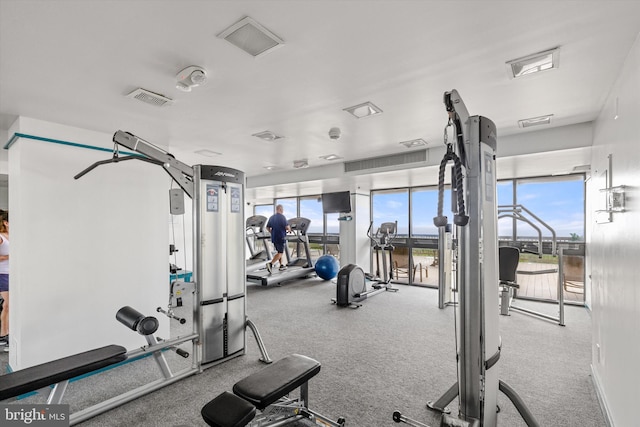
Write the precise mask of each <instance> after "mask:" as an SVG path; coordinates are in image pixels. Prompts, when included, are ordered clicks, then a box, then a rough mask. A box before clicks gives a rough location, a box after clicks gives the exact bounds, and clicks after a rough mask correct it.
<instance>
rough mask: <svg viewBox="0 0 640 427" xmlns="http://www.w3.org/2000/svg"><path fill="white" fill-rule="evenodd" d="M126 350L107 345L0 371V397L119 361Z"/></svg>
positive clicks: (124, 357)
mask: <svg viewBox="0 0 640 427" xmlns="http://www.w3.org/2000/svg"><path fill="white" fill-rule="evenodd" d="M126 353H127V349H126V348H124V347H122V346H119V345H108V346H105V347H100V348H96V349H94V350H89V351H85V352H83V353H78V354H74V355H71V356H68V357H64V358H62V359H57V360H52V361H51V362H46V363H43V364H40V365H36V366H32V367H30V368H26V369H21V370H19V371H15V372H11V373H8V374H6V375H1V376H0V400H5V399H9V398H12V397H17V396H20V395H22V394H25V393H29V392H32V391H36V390H40V389H41V388H44V387H47V386H50V385H53V384H58V383H61V382H63V381H68V380H70V379H72V378H75V377H78V376H80V375H84V374H86V373H89V372H93V371H96V370H98V369H101V368H104V367H107V366H110V365H113V364H115V363H119V362H122V361H124V360H126V358H127V354H126ZM54 390H55V389H54ZM52 393H53V391H52Z"/></svg>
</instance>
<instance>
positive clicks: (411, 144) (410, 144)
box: [400, 138, 427, 148]
mask: <svg viewBox="0 0 640 427" xmlns="http://www.w3.org/2000/svg"><path fill="white" fill-rule="evenodd" d="M400 144H401V145H404V146H405V147H407V148H414V147H421V146H423V145H427V141H425V140H424V139H422V138H419V139H412V140H411V141H402V142H401V143H400Z"/></svg>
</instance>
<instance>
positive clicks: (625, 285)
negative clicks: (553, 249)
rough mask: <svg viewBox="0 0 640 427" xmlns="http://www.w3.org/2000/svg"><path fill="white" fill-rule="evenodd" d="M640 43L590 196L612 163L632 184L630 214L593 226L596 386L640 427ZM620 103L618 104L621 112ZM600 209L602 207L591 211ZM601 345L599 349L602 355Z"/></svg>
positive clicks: (602, 125)
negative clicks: (601, 175)
mask: <svg viewBox="0 0 640 427" xmlns="http://www.w3.org/2000/svg"><path fill="white" fill-rule="evenodd" d="M638 76H640V39H637V40H636V43H635V44H634V46H633V48H632V50H631V52H630V54H629V57H628V58H627V60H626V63H625V65H624V67H623V69H622V71H621V73H620V76H619V79H618V81H617V83H616V85H615V86H614V88H613V90H612V92H611V93H610V95H609V97H608V99H607V101H606V104H605V107H604V108H603V110H602V112H601V114H600V116H599V117H598V119H597V121H596V123H595V127H594V142H593V151H592V154H593V157H592V161H591V170H592V179H591V183H590V185H589V187H588V188H589V196H590V197H591V198H592V200H597V199H598V198H599V197H601V193H600V192H599V190H600V188H601V187H602V186H604V183H603V182H602V179H600V178H599V176H600V174H601V173H602V172H604V171H605V170H606V169H607V168H608V156H609V155H612V160H613V167H612V172H613V182H612V183H613V185H614V186H618V185H625V186H628V189H629V191H628V193H627V195H626V196H627V212H623V213H614V214H613V221H612V222H610V223H605V224H596V223H595V215H593V217H594V218H593V219H594V221H592V223H591V224H590V226H591V242H590V246H589V254H588V255H590V257H591V275H592V293H593V295H592V306H593V357H592V367H593V373H594V381H595V383H596V386H597V388H598V391H599V393H600V395H601V397H602V398H603V400H604V405H605V406H606V409H607V413H608V415H609V420H610V422H611V424H612V425H614V426H621V427H622V426H632V425H638V415H637V411H636V409H637V406H638V402H639V396H640V366H639V364H638V362H639V361H640V282H638V277H640V267H639V266H638V260H639V259H640V244H639V243H638V242H640V227H638V224H639V223H640V198H639V197H638V196H639V191H638V190H639V189H640V127H639V126H638V118H639V117H640V78H639V77H638ZM616 103H617V105H618V109H617V114H618V118H617V119H615V115H616ZM590 207H591V209H594V208H595V209H597V208H598V206H590ZM598 346H599V348H600V350H599V351H598Z"/></svg>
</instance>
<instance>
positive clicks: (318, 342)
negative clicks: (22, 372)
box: [0, 279, 605, 427]
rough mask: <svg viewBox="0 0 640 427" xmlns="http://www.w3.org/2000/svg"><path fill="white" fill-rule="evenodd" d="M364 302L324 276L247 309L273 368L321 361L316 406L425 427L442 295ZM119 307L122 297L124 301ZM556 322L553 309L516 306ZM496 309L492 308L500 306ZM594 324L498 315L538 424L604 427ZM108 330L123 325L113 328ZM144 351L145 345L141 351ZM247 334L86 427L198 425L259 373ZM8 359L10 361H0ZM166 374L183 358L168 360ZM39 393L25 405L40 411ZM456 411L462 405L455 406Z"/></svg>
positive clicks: (442, 348)
mask: <svg viewBox="0 0 640 427" xmlns="http://www.w3.org/2000/svg"><path fill="white" fill-rule="evenodd" d="M397 287H398V288H399V289H400V291H399V292H397V293H391V292H386V293H382V294H379V295H377V296H375V297H373V298H371V299H368V300H366V301H364V303H363V306H362V307H361V308H359V309H357V310H354V309H350V308H339V307H337V306H335V305H334V304H331V302H330V300H331V298H333V297H335V284H333V283H331V282H326V281H322V280H320V279H309V280H300V281H296V282H290V283H285V284H283V285H282V286H281V287H268V288H267V287H261V286H259V285H249V286H248V287H247V294H248V298H247V313H248V315H249V317H250V318H251V320H253V321H254V323H255V324H256V325H257V327H258V328H259V331H260V334H261V335H262V337H263V339H264V342H265V345H266V346H267V350H268V351H269V355H270V356H271V358H272V359H274V360H277V359H279V358H281V357H284V356H286V355H288V354H291V353H300V354H304V355H307V356H310V357H313V358H315V359H317V360H319V361H320V362H321V363H322V370H321V372H320V373H319V374H318V375H317V376H316V377H315V378H314V379H313V380H312V381H311V382H310V387H309V392H310V402H311V405H310V406H311V408H312V409H314V410H316V411H318V412H320V413H322V414H324V415H327V416H330V417H331V418H333V419H336V418H337V417H339V416H342V417H345V418H346V419H347V425H348V426H361V427H371V426H392V425H398V424H396V423H394V422H393V421H392V419H391V416H392V413H393V411H394V410H399V411H401V412H402V413H403V414H404V415H406V416H408V417H411V418H414V419H416V420H419V421H421V422H423V423H426V424H429V425H431V426H434V427H435V426H438V425H439V422H440V421H439V420H440V415H439V414H436V413H433V412H431V411H430V410H428V409H426V407H425V403H426V402H427V401H429V400H436V399H438V398H439V397H440V396H441V395H442V394H443V393H444V392H445V391H446V390H447V389H448V388H449V387H450V386H451V385H452V384H453V383H454V382H455V381H456V362H455V338H454V327H453V314H454V309H453V308H452V307H449V308H446V309H444V310H439V309H438V308H437V291H436V290H433V289H425V288H418V287H410V286H406V285H397ZM125 304H126V301H123V305H125ZM519 305H521V306H525V305H526V306H531V305H533V306H535V307H536V309H537V308H540V309H541V310H547V311H548V312H549V313H550V314H555V310H556V309H557V306H553V305H548V304H542V303H530V302H520V303H519ZM496 310H498V308H497V307H496ZM590 322H591V319H590V316H589V313H588V311H587V310H586V309H584V308H581V307H567V308H566V324H567V326H566V327H560V326H558V325H557V324H554V323H551V322H548V321H545V320H540V319H537V318H533V317H531V316H528V315H525V314H521V313H516V312H514V313H512V315H511V316H509V317H503V316H501V317H500V328H501V330H500V332H501V336H502V342H503V349H502V358H501V359H500V362H499V370H500V375H499V376H500V378H501V379H502V380H503V381H505V382H506V383H508V384H509V385H510V386H511V387H513V388H514V389H515V390H516V391H517V392H518V393H519V394H520V396H521V397H522V399H523V400H524V401H525V403H526V404H527V406H528V407H529V409H530V410H531V412H532V413H533V414H534V416H535V417H536V419H537V420H538V422H539V423H540V425H542V426H581V427H589V426H594V427H595V426H598V427H599V426H604V425H605V422H604V418H603V416H602V413H601V410H600V407H599V405H598V401H597V398H596V395H595V391H594V386H593V383H592V381H591V377H590V366H589V364H590V356H591V354H590V345H591V337H590V333H591V332H590ZM114 327H119V325H117V324H114ZM142 344H144V342H143V340H142V339H141V345H142ZM258 358H259V351H258V347H257V345H256V344H255V341H254V340H253V336H252V335H251V334H250V333H249V334H248V337H247V354H246V355H244V356H241V357H238V358H235V359H232V360H231V361H228V362H225V363H223V364H221V365H218V366H215V367H212V368H209V369H206V370H205V371H204V372H203V373H201V374H198V375H195V376H191V377H189V378H186V379H184V380H181V381H179V382H178V383H176V384H173V385H171V386H168V387H166V388H164V389H161V390H159V391H156V392H154V393H152V394H150V395H147V396H144V397H141V398H139V399H137V400H135V401H133V402H130V403H128V404H125V405H123V406H121V407H119V408H116V409H113V410H111V411H109V412H107V413H105V414H102V415H100V416H97V417H95V418H93V419H91V420H88V421H86V422H84V423H82V424H81V425H82V426H83V427H93V426H167V427H177V426H204V425H205V423H204V422H203V421H202V418H201V416H200V409H201V408H202V406H203V405H204V404H205V403H207V402H208V401H209V400H211V399H212V398H214V397H215V396H217V395H218V394H219V393H220V392H222V391H224V390H231V387H232V386H233V384H234V383H235V382H237V381H238V380H240V379H242V378H244V377H245V376H247V375H248V374H250V373H251V372H254V371H256V370H258V369H261V368H262V367H263V366H264V365H262V364H261V363H260V362H259V361H258ZM0 359H2V361H3V362H5V363H6V356H2V355H0ZM167 359H168V360H169V363H170V364H171V366H172V367H174V366H185V363H186V364H188V363H189V360H186V361H185V360H184V359H182V358H179V357H177V356H176V355H175V354H174V353H173V352H168V353H167ZM156 372H157V367H156V366H155V364H154V363H153V361H152V360H144V361H137V362H134V363H130V364H128V365H125V366H123V367H121V368H117V369H114V370H111V371H108V372H105V373H101V374H99V375H94V376H91V377H89V378H86V379H83V380H80V381H77V382H74V383H72V384H71V385H70V386H69V388H68V390H67V393H66V395H65V397H66V399H65V400H66V402H67V403H70V404H71V410H72V412H73V411H74V410H78V409H81V408H83V407H85V406H87V405H88V404H91V403H94V402H95V401H100V400H101V399H105V398H108V397H111V396H113V395H117V394H118V393H121V392H122V391H125V390H127V389H130V388H131V387H132V386H133V385H135V384H134V383H143V382H145V381H147V380H148V379H149V378H151V376H153V378H158V375H157V374H156ZM37 399H41V396H35V397H30V398H29V401H34V403H36V400H37ZM499 406H500V409H501V412H500V414H499V416H498V422H499V425H501V426H510V427H511V426H514V427H517V426H524V425H525V424H524V422H523V421H522V420H521V419H520V416H519V415H518V413H517V411H516V409H515V408H514V407H513V405H512V404H511V402H510V401H509V400H508V399H507V398H506V397H504V396H503V395H502V394H500V395H499ZM451 408H452V409H453V410H454V412H456V411H457V400H454V402H453V403H452V405H451Z"/></svg>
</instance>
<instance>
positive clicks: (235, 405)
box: [201, 354, 344, 427]
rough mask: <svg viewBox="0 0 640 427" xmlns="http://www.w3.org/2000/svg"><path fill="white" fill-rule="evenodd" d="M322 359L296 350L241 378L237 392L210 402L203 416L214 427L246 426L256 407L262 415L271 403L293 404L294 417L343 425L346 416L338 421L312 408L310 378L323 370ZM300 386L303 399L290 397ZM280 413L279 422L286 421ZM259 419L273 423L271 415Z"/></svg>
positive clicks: (263, 424)
mask: <svg viewBox="0 0 640 427" xmlns="http://www.w3.org/2000/svg"><path fill="white" fill-rule="evenodd" d="M320 367H321V365H320V362H318V361H317V360H314V359H312V358H310V357H307V356H302V355H299V354H292V355H290V356H287V357H285V358H283V359H280V360H279V361H277V362H276V363H274V364H272V365H269V366H267V367H266V368H264V369H262V370H260V371H258V372H255V373H253V374H251V375H249V376H248V377H246V378H244V379H242V380H240V381H238V382H237V383H236V384H235V385H234V386H233V393H230V392H228V391H225V392H223V393H221V394H219V395H218V396H217V397H216V398H215V399H213V400H212V401H210V402H209V403H207V404H206V405H205V406H204V407H203V408H202V410H201V415H202V418H203V419H204V420H205V422H206V423H207V424H208V425H209V426H212V427H244V426H246V425H247V424H249V423H250V422H251V421H252V420H253V419H254V418H255V417H256V413H257V411H256V409H257V410H259V411H260V413H261V415H262V414H263V411H264V413H266V412H267V411H268V409H269V407H270V406H271V405H279V406H280V407H281V408H282V407H286V408H291V414H290V415H289V416H290V417H297V418H302V417H306V418H309V419H316V418H317V419H320V420H322V421H323V424H322V425H330V426H343V425H344V419H342V418H340V419H338V421H337V422H334V421H331V420H329V419H327V418H326V417H324V416H322V415H320V414H317V413H315V412H313V411H311V410H310V409H309V408H308V396H307V394H308V381H309V380H310V379H311V378H313V377H314V376H315V375H317V374H318V372H320ZM297 388H300V399H299V400H291V399H287V400H286V402H284V403H282V404H280V402H283V398H285V397H286V396H287V395H288V394H289V393H291V392H292V391H294V390H295V389H297ZM282 417H287V416H280V418H278V419H277V420H275V419H274V420H273V421H274V423H275V422H280V421H282ZM265 418H267V421H266V423H265V421H264V420H262V421H260V422H258V421H256V423H257V424H258V425H260V426H267V425H270V424H269V423H268V422H269V420H270V418H269V417H268V416H267V417H265Z"/></svg>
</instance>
